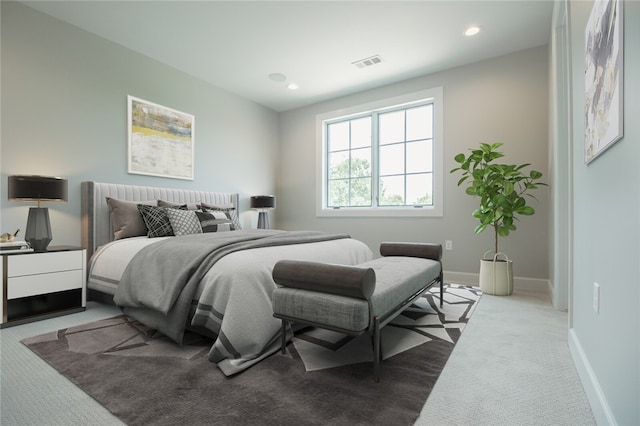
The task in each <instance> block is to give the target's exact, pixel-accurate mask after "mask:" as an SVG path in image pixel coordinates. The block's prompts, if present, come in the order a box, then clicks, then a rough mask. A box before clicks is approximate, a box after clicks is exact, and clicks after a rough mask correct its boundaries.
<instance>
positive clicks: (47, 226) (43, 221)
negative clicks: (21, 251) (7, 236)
mask: <svg viewBox="0 0 640 426" xmlns="http://www.w3.org/2000/svg"><path fill="white" fill-rule="evenodd" d="M24 239H25V241H26V242H28V243H29V245H30V246H31V248H32V249H33V250H34V251H46V250H47V247H48V246H49V243H50V242H51V240H52V239H53V237H52V235H51V222H50V221H49V209H48V208H46V207H31V208H29V218H28V219H27V230H26V231H25V233H24Z"/></svg>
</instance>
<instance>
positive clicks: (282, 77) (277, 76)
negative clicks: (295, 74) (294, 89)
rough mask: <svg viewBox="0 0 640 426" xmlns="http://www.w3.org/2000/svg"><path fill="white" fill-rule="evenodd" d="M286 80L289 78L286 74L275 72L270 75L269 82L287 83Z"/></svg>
mask: <svg viewBox="0 0 640 426" xmlns="http://www.w3.org/2000/svg"><path fill="white" fill-rule="evenodd" d="M286 79H287V76H286V75H284V74H280V73H279V72H274V73H272V74H269V80H271V81H277V82H281V81H285V80H286Z"/></svg>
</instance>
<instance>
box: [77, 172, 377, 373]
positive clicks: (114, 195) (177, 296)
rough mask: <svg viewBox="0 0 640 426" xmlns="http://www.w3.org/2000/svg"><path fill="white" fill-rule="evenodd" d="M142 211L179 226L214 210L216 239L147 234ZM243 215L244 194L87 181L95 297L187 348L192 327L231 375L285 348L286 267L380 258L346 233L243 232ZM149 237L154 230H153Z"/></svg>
mask: <svg viewBox="0 0 640 426" xmlns="http://www.w3.org/2000/svg"><path fill="white" fill-rule="evenodd" d="M107 200H109V204H108V203H107ZM158 200H161V201H160V202H159V203H160V206H158V205H157V204H158ZM154 203H156V205H155V206H153V204H154ZM138 204H143V205H150V206H152V207H141V208H139V210H140V211H141V212H143V213H147V211H153V212H158V211H164V212H165V213H167V215H168V214H169V213H170V214H171V218H172V219H173V218H174V216H178V217H179V218H181V217H183V216H184V217H187V216H188V217H189V218H190V219H191V218H192V217H193V214H191V213H184V211H185V210H192V211H198V212H200V211H202V210H204V211H206V212H210V213H209V214H211V215H215V218H216V220H214V221H213V222H215V223H216V224H215V225H214V226H216V227H217V228H218V232H204V233H189V232H184V229H182V227H183V225H182V222H178V221H174V222H172V224H173V228H174V229H175V230H176V232H175V233H174V234H178V235H177V236H169V235H163V234H162V233H160V234H159V235H158V234H154V237H153V238H151V237H148V236H147V235H146V234H145V235H140V229H137V232H135V231H136V226H138V227H139V223H140V222H135V223H136V226H130V225H131V224H132V223H134V222H133V220H137V221H139V220H140V219H141V218H140V217H134V215H135V211H136V207H137V205H138ZM132 206H133V207H132ZM125 207H126V208H125ZM158 207H163V208H158ZM210 209H214V210H215V213H211V212H212V210H210ZM169 210H170V211H169ZM177 210H181V211H182V212H178V211H177ZM123 211H126V212H127V214H126V215H124V214H123ZM132 211H133V213H132ZM220 212H222V213H220ZM237 213H238V194H233V193H220V192H203V191H193V190H185V189H171V188H156V187H146V186H136V185H122V184H109V183H99V182H83V183H82V244H83V247H84V248H85V249H86V250H87V258H88V259H89V261H88V262H89V264H88V267H87V270H88V278H87V287H88V294H89V297H90V298H92V299H99V300H103V301H104V300H107V301H109V302H111V303H114V302H115V303H116V304H117V305H118V306H120V307H121V308H122V309H123V312H124V313H125V314H126V315H128V316H130V317H132V318H134V319H135V320H137V321H140V322H142V323H143V324H145V325H147V326H149V327H152V328H155V329H157V330H158V331H160V332H161V333H163V334H165V335H167V336H168V337H170V338H171V339H173V340H175V341H177V342H179V343H182V337H183V333H184V331H185V329H190V330H192V331H196V332H198V333H201V334H204V335H207V336H209V337H212V339H213V344H212V346H211V349H210V351H209V360H210V361H211V362H213V363H215V364H216V365H217V366H218V368H219V369H220V370H221V371H222V372H223V373H224V374H225V375H227V376H231V375H233V374H236V373H238V372H241V371H243V370H245V369H246V368H249V367H250V366H252V365H254V364H255V363H257V362H259V361H260V360H262V359H264V358H266V357H268V356H269V355H271V354H272V353H274V352H276V351H277V350H278V349H279V339H280V335H281V334H280V333H281V331H280V325H281V323H280V321H279V320H277V319H275V318H273V316H272V314H273V310H272V306H271V293H272V291H273V289H274V288H275V287H276V284H275V283H274V281H273V279H272V277H271V272H272V269H273V266H274V265H275V263H276V262H277V261H278V260H281V259H291V260H310V261H318V262H328V263H337V264H345V265H355V264H358V263H362V262H366V261H368V260H371V259H373V253H372V252H371V250H370V249H369V248H368V247H367V246H366V245H365V244H364V243H362V242H360V241H358V240H354V239H352V238H350V237H349V236H348V235H342V234H325V233H321V232H313V231H288V232H285V231H280V230H262V229H260V230H258V229H240V228H242V226H241V224H240V223H239V221H238V218H237ZM225 216H226V217H225ZM198 217H200V216H198ZM123 218H124V219H123ZM132 218H133V219H132ZM116 219H117V220H116ZM142 219H144V220H146V219H148V216H147V215H146V214H145V216H144V217H142ZM225 219H226V220H225ZM127 220H128V221H129V223H127ZM144 220H143V221H142V222H143V223H144V224H146V223H147V222H145V221H144ZM165 222H166V220H165ZM123 223H125V226H123ZM205 223H206V224H210V223H212V221H207V222H204V221H203V222H201V225H202V228H205ZM207 226H209V225H207ZM146 231H148V232H147V234H150V233H151V232H155V225H154V224H151V225H150V226H149V227H148V229H146ZM221 231H228V232H221ZM136 233H137V234H138V235H136ZM169 233H170V232H169Z"/></svg>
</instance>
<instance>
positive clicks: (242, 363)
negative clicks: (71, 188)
mask: <svg viewBox="0 0 640 426" xmlns="http://www.w3.org/2000/svg"><path fill="white" fill-rule="evenodd" d="M166 238H172V237H166ZM181 238H182V237H181ZM160 240H161V239H159V238H147V237H137V238H127V239H123V240H118V241H114V242H111V243H108V244H106V245H104V246H103V247H101V248H100V249H99V250H97V251H96V253H95V254H94V256H93V257H92V259H91V262H90V274H89V279H88V287H89V288H91V289H94V290H98V291H101V292H104V293H109V294H115V291H116V288H117V285H118V282H119V281H120V279H121V277H122V274H123V272H124V270H125V268H126V267H127V264H128V263H129V261H130V260H131V259H132V258H133V256H134V255H135V254H136V253H137V252H138V251H139V250H142V248H143V247H145V246H147V245H149V244H154V243H156V242H157V241H160ZM281 259H291V260H309V261H317V262H327V263H337V264H345V265H355V264H359V263H363V262H366V261H369V260H371V259H373V253H372V252H371V250H370V249H369V248H368V247H367V246H366V245H365V244H364V243H362V242H360V241H358V240H354V239H350V238H342V239H336V240H329V241H322V242H314V243H304V244H295V245H286V246H275V247H262V248H255V249H248V250H242V251H237V252H233V253H231V254H228V255H226V256H225V257H223V258H222V259H220V260H218V261H217V262H216V263H215V264H214V265H213V267H211V269H210V270H209V271H208V272H207V273H206V274H205V276H204V278H203V279H202V281H201V282H200V283H199V285H198V287H197V290H196V294H195V296H194V299H195V300H198V301H199V303H198V308H197V309H196V311H195V313H194V315H193V318H192V322H191V325H193V326H201V327H205V328H207V329H208V330H210V331H212V332H213V333H215V334H216V335H221V336H223V338H222V339H221V338H218V339H217V340H216V341H215V342H214V345H213V347H212V348H211V351H210V353H209V359H210V360H211V361H212V362H215V363H217V365H218V367H219V368H220V369H221V370H222V371H223V373H224V374H226V375H231V374H235V373H237V372H239V371H242V370H244V369H246V368H247V367H249V366H251V365H253V364H255V363H256V362H258V361H259V360H261V359H263V358H264V357H266V356H268V355H270V354H271V353H273V352H275V351H276V350H277V349H278V336H279V332H280V326H281V323H280V321H279V320H277V319H275V318H273V317H272V316H271V313H272V308H271V292H272V291H273V289H274V288H275V286H276V285H275V283H274V282H273V279H272V277H271V272H272V269H273V265H275V263H276V262H277V261H278V260H281ZM225 327H227V328H225ZM229 327H232V328H233V329H232V330H230V329H229ZM229 348H232V350H229Z"/></svg>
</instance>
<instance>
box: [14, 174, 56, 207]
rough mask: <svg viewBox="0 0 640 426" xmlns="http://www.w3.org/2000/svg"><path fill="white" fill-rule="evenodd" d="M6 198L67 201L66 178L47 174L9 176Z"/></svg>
mask: <svg viewBox="0 0 640 426" xmlns="http://www.w3.org/2000/svg"><path fill="white" fill-rule="evenodd" d="M7 193H8V198H9V200H14V201H67V180H66V179H62V178H59V177H47V176H9V188H8V191H7Z"/></svg>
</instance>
